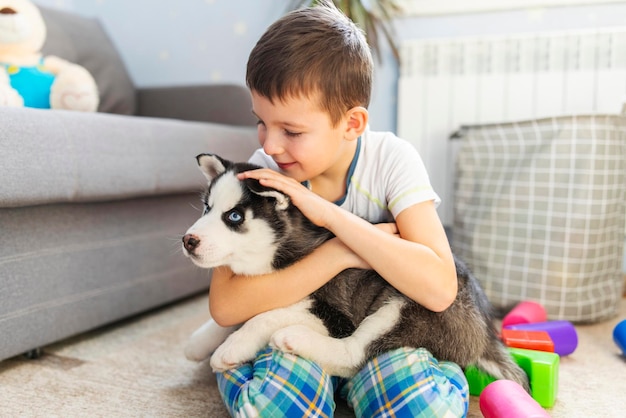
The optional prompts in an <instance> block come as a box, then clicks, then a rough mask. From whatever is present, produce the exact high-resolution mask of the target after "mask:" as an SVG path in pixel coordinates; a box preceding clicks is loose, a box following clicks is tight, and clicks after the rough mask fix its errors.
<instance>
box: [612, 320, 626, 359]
mask: <svg viewBox="0 0 626 418" xmlns="http://www.w3.org/2000/svg"><path fill="white" fill-rule="evenodd" d="M613 341H615V344H617V346H618V347H619V349H620V350H622V353H624V355H626V319H624V320H623V321H622V322H620V323H619V324H617V325H616V326H615V329H613Z"/></svg>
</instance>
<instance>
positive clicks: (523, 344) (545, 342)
mask: <svg viewBox="0 0 626 418" xmlns="http://www.w3.org/2000/svg"><path fill="white" fill-rule="evenodd" d="M500 338H502V342H504V344H506V345H507V347H515V348H526V349H528V350H539V351H548V352H550V353H554V343H553V342H552V339H550V334H548V333H547V332H546V331H525V330H521V329H509V328H505V329H503V330H502V334H501V336H500Z"/></svg>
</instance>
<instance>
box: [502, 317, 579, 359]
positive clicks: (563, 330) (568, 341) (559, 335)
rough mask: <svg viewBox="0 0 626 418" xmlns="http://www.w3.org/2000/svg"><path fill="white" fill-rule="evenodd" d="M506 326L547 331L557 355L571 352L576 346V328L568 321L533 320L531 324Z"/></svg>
mask: <svg viewBox="0 0 626 418" xmlns="http://www.w3.org/2000/svg"><path fill="white" fill-rule="evenodd" d="M506 328H508V329H520V330H525V331H545V332H547V333H548V335H550V339H551V340H552V342H553V343H554V352H555V353H557V354H558V355H559V356H567V355H569V354H572V353H573V352H574V350H576V347H577V346H578V334H577V333H576V328H574V325H573V324H572V323H571V322H569V321H546V322H535V323H532V324H518V325H509V326H507V327H506Z"/></svg>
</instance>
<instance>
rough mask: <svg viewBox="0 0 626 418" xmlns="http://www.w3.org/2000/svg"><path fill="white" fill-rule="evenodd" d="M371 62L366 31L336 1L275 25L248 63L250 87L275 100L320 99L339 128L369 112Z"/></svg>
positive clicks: (247, 78)
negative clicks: (352, 115)
mask: <svg viewBox="0 0 626 418" xmlns="http://www.w3.org/2000/svg"><path fill="white" fill-rule="evenodd" d="M372 72H373V62H372V55H371V53H370V49H369V46H368V44H367V41H366V40H365V35H364V34H363V32H362V31H361V30H360V29H359V28H357V26H356V25H355V24H354V23H353V22H352V21H351V20H350V19H348V18H347V17H346V16H345V15H344V14H343V13H341V12H340V11H339V10H337V9H336V8H335V6H334V5H333V4H332V2H331V1H330V0H329V1H321V2H320V4H319V5H318V6H315V7H309V8H304V9H299V10H295V11H293V12H290V13H288V14H287V15H285V16H283V17H282V18H281V19H279V20H277V21H276V22H275V23H273V24H272V25H271V26H270V27H269V28H268V29H267V31H266V32H265V33H264V34H263V36H261V38H260V39H259V41H258V42H257V44H256V46H255V47H254V48H253V50H252V52H251V53H250V57H249V59H248V66H247V72H246V84H247V85H248V88H250V89H251V90H253V91H254V92H256V93H257V94H260V95H261V96H264V97H266V98H268V99H269V100H270V101H273V100H276V99H278V100H284V99H287V98H290V97H302V96H303V97H316V98H317V99H318V100H319V102H320V103H319V105H320V107H321V109H323V110H325V111H327V112H328V114H329V116H330V119H331V123H332V124H333V126H336V125H337V123H338V122H339V120H340V119H341V117H342V116H343V114H344V113H345V112H346V111H347V110H349V109H351V108H353V107H355V106H363V107H367V106H368V105H369V101H370V94H371V90H372Z"/></svg>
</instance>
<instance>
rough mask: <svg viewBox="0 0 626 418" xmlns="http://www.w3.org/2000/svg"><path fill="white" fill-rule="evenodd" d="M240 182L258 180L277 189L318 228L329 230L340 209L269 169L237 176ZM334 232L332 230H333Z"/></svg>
mask: <svg viewBox="0 0 626 418" xmlns="http://www.w3.org/2000/svg"><path fill="white" fill-rule="evenodd" d="M237 178H238V179H239V180H244V179H257V180H259V182H260V183H261V185H262V186H265V187H270V188H272V189H276V190H278V191H280V192H282V193H284V194H286V195H287V196H289V198H290V199H291V202H292V203H293V204H294V206H296V207H297V208H298V209H300V211H301V212H302V213H303V214H304V216H306V217H307V218H308V219H309V220H310V221H311V222H313V223H314V224H315V225H317V226H321V227H324V228H328V229H331V228H329V224H330V222H331V221H332V220H333V219H334V218H333V212H334V211H335V210H336V209H339V207H338V206H337V205H335V204H334V203H332V202H329V201H328V200H326V199H324V198H322V197H321V196H319V195H317V194H315V193H314V192H312V191H311V190H309V189H307V188H306V187H305V186H304V185H302V184H301V183H299V182H298V181H297V180H294V179H292V178H291V177H287V176H285V175H283V174H281V173H279V172H276V171H274V170H271V169H269V168H260V169H258V170H251V171H245V172H243V173H239V174H238V175H237ZM331 230H332V229H331Z"/></svg>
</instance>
